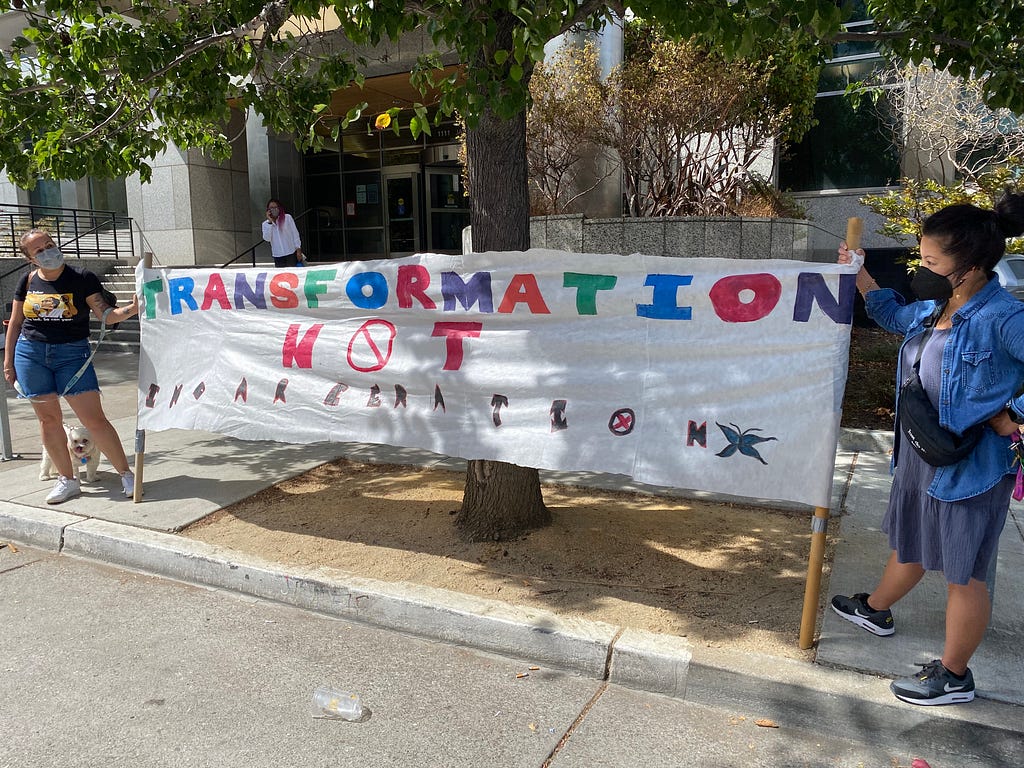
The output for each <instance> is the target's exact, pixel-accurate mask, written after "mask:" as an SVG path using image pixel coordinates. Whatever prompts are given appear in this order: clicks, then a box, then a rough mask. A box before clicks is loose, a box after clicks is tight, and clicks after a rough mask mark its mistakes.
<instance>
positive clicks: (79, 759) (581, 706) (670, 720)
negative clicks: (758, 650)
mask: <svg viewBox="0 0 1024 768" xmlns="http://www.w3.org/2000/svg"><path fill="white" fill-rule="evenodd" d="M0 594H2V595H3V598H2V600H0V629H2V647H3V649H4V653H3V659H2V663H0V724H2V730H0V734H2V743H0V768H42V767H43V766H47V767H48V766H62V767H64V766H67V767H69V768H72V767H79V766H81V767H83V768H84V767H86V766H88V767H90V768H91V767H93V766H96V767H97V768H98V767H99V766H105V767H106V766H109V767H111V768H118V767H120V766H132V768H138V767H140V766H141V767H147V766H233V765H245V766H250V767H251V768H264V767H266V768H270V767H271V766H273V767H274V768H281V767H282V766H325V767H326V766H331V768H334V767H335V766H340V765H356V766H367V767H376V766H397V765H402V766H417V767H419V766H485V765H486V766H502V767H505V766H508V767H513V766H524V767H525V766H531V767H541V766H552V768H584V767H585V768H594V767H601V766H641V765H642V766H645V768H654V767H655V766H715V768H732V767H735V768H759V767H762V766H763V767H764V768H789V767H790V766H792V767H794V768H795V767H796V766H815V767H820V766H841V767H843V768H871V767H872V766H877V767H878V768H893V767H894V766H898V767H902V768H908V767H909V766H910V763H911V760H912V758H914V757H924V758H925V759H927V760H928V761H929V763H930V765H931V766H932V768H953V766H956V768H1004V767H1005V768H1010V767H1011V766H1015V767H1016V766H1020V765H1022V764H1024V745H1022V744H1021V739H1020V738H1019V734H1018V733H1016V732H1014V731H1013V730H1011V729H1009V728H1007V727H1004V726H1000V725H998V723H999V722H1000V720H1001V719H1002V714H1001V713H1003V712H1004V711H1005V709H1006V705H1001V704H998V703H996V702H991V701H988V702H986V701H978V702H975V703H974V704H973V705H972V709H971V711H972V712H973V714H974V717H972V718H971V720H969V721H968V720H962V719H959V718H958V717H957V712H961V713H962V712H963V711H964V709H963V708H959V709H958V708H946V709H945V710H943V711H928V712H922V711H921V710H920V709H917V708H908V707H899V706H892V705H891V704H889V703H887V702H883V701H878V702H874V701H871V700H869V699H865V698H864V696H863V695H862V693H863V692H862V691H857V692H854V691H851V694H855V695H850V696H847V695H845V694H844V692H843V682H844V681H847V682H850V684H851V685H853V684H854V683H855V682H856V679H857V678H858V677H859V676H858V675H855V674H854V673H848V675H847V676H845V677H844V674H843V673H842V672H836V673H835V675H836V677H835V678H834V682H835V683H836V685H835V686H834V690H833V692H832V693H830V694H829V695H828V696H826V697H822V696H821V695H819V694H816V693H815V692H813V691H810V690H808V691H807V692H806V695H803V696H801V695H800V694H799V693H798V692H797V689H796V688H795V687H793V686H777V685H773V684H771V683H770V682H768V681H764V682H761V683H758V681H757V680H756V679H754V678H753V677H752V676H749V675H729V674H719V675H713V674H710V673H704V674H697V675H696V677H694V678H693V679H692V680H691V683H690V686H689V689H688V693H687V696H686V698H685V699H679V698H669V697H666V696H662V695H659V694H655V693H648V692H643V691H637V690H632V689H629V688H624V687H620V686H617V685H614V684H609V683H607V682H606V681H602V680H599V679H594V678H591V677H585V676H580V675H576V674H573V673H571V672H566V671H563V670H560V669H557V668H547V667H544V666H542V665H538V664H536V663H534V662H532V661H531V660H530V659H519V660H517V659H513V658H508V657H503V656H497V655H492V654H487V653H483V652H480V651H476V650H472V649H468V648H465V647H459V646H454V645H449V644H445V643H440V642H433V641H429V640H424V639H421V638H416V637H412V636H409V635H406V634H402V633H399V632H393V631H388V630H384V629H380V628H375V627H372V626H369V625H363V624H360V623H356V622H350V621H345V620H340V619H338V618H335V617H329V616H324V615H321V614H317V613H314V612H311V611H304V610H301V609H298V608H295V607H293V606H289V605H284V604H281V603H277V602H272V601H268V600H263V599H258V598H252V597H245V596H242V595H239V594H237V593H234V592H227V591H222V590H216V589H210V588H204V587H198V586H195V585H189V584H184V583H181V582H177V581H173V580H170V579H164V578H160V577H155V576H151V575H147V574H142V573H138V572H133V571H129V570H124V569H120V568H116V567H112V566H109V565H105V564H102V563H96V562H91V561H87V560H81V559H78V558H75V557H72V556H68V555H63V554H62V555H58V554H54V553H52V552H44V551H42V550H34V549H31V548H25V547H20V546H15V547H12V546H10V545H7V546H5V547H3V548H2V549H0ZM537 667H540V668H537ZM692 675H693V673H691V676H692ZM319 685H332V686H335V687H340V688H344V689H347V690H351V691H354V692H356V693H358V694H360V696H361V697H362V700H363V703H364V705H365V707H366V708H367V709H368V715H367V716H365V717H364V719H363V720H362V721H360V722H343V721H332V720H324V719H317V718H314V717H313V716H312V712H311V700H312V693H313V690H314V689H315V688H316V687H317V686H319ZM985 708H990V709H991V712H988V715H989V716H991V718H992V723H993V724H992V725H985V724H984V721H985V720H986V712H985V711H984V710H985Z"/></svg>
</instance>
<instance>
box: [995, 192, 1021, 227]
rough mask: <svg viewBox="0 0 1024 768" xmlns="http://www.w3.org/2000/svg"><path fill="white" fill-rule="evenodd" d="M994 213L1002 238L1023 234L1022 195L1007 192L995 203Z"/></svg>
mask: <svg viewBox="0 0 1024 768" xmlns="http://www.w3.org/2000/svg"><path fill="white" fill-rule="evenodd" d="M995 213H996V221H997V222H998V224H999V228H1000V229H1001V230H1002V231H1003V237H1019V236H1020V235H1022V234H1024V195H1020V194H1017V193H1014V192H1009V191H1007V192H1006V194H1004V195H1003V196H1002V197H1001V198H999V201H998V202H997V203H996V205H995Z"/></svg>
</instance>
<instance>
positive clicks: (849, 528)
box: [0, 353, 1024, 732]
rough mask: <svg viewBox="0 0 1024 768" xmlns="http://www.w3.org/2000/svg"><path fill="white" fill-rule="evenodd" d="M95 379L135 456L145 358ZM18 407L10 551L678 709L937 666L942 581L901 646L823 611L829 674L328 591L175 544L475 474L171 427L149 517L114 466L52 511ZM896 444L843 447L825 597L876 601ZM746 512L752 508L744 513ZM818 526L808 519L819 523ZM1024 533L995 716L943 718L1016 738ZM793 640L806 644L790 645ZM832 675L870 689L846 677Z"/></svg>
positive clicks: (925, 587)
mask: <svg viewBox="0 0 1024 768" xmlns="http://www.w3.org/2000/svg"><path fill="white" fill-rule="evenodd" d="M96 364H97V369H98V373H99V378H100V382H101V385H102V387H103V392H104V407H105V409H106V411H107V414H108V416H109V417H110V418H111V420H112V421H113V422H114V424H115V426H116V427H117V428H118V431H119V433H120V434H121V435H122V437H123V438H124V443H125V448H126V452H127V453H128V454H129V455H132V454H133V453H134V450H135V437H134V432H135V412H136V402H137V391H136V386H137V385H136V378H137V368H136V366H137V358H136V357H135V356H134V355H130V354H104V353H100V354H99V355H97V358H96ZM8 406H9V413H10V438H11V442H12V445H13V453H14V454H15V455H16V456H18V458H15V459H14V460H11V461H6V462H4V463H2V464H0V479H2V481H3V485H4V493H3V498H4V501H0V541H3V540H8V539H10V540H13V541H17V542H21V543H25V544H29V545H33V546H36V547H40V548H44V549H48V550H51V551H59V552H63V553H66V554H71V555H76V556H81V557H86V558H90V559H95V560H100V561H106V562H110V563H114V564H117V565H122V566H126V567H129V568H133V569H137V570H141V571H145V572H148V573H154V574H159V575H164V576H169V577H172V578H175V579H180V580H183V581H187V582H192V583H198V584H203V585H209V586H214V587H221V588H226V589H231V590H234V591H238V592H242V593H245V594H250V595H255V596H258V597H264V598H267V599H271V600H275V601H279V602H285V603H289V604H292V605H296V606H299V607H302V608H307V609H312V610H315V611H319V612H323V613H327V614H331V615H336V616H342V617H344V618H347V619H355V620H359V621H365V622H370V623H373V624H376V625H379V626H382V627H387V628H391V629H397V630H400V631H404V632H409V633H412V634H417V635H420V636H425V637H430V638H433V639H438V640H442V641H445V642H453V643H460V644H464V645H468V646H472V647H476V648H480V649H482V650H486V651H492V652H496V653H501V654H504V655H508V656H511V657H515V658H531V659H536V660H537V661H539V662H542V663H544V664H548V665H554V666H558V667H561V668H565V669H571V670H574V671H577V672H579V673H581V674H584V675H588V676H591V677H597V678H601V679H607V680H610V681H612V682H616V683H620V684H623V685H627V686H630V687H634V688H639V689H642V690H648V691H654V692H659V693H665V694H668V695H672V696H677V697H680V698H682V697H685V696H686V695H687V694H686V691H687V689H688V687H689V688H690V689H691V690H694V689H695V687H696V688H699V687H700V686H702V685H713V684H714V683H713V681H714V680H716V679H726V678H728V679H734V684H735V685H736V686H741V685H745V686H748V688H749V689H750V690H751V691H754V690H755V689H756V690H762V689H764V686H766V685H767V686H772V687H773V688H775V689H780V690H781V689H784V690H788V691H789V694H787V697H786V700H789V701H791V700H792V697H796V696H799V697H800V699H801V701H805V702H806V701H817V702H819V704H820V706H822V707H826V708H827V707H828V706H829V703H828V702H829V701H832V700H834V698H835V696H836V692H837V690H841V691H842V696H843V697H847V696H850V695H854V696H856V697H860V698H862V699H863V701H864V702H871V706H881V707H885V706H891V705H892V704H893V703H894V702H895V699H893V697H892V696H891V694H889V691H888V686H887V684H886V683H885V681H884V680H879V679H877V678H878V677H883V678H886V677H893V676H901V675H905V674H910V673H912V672H913V671H914V670H915V667H914V666H913V664H914V663H915V662H918V661H920V662H924V661H928V660H930V659H932V658H936V657H938V656H939V655H941V648H942V645H941V644H942V638H943V634H944V633H943V626H942V621H943V620H942V617H943V611H944V605H945V589H944V585H943V584H942V582H941V578H939V579H933V578H932V577H933V576H935V574H929V576H928V577H927V578H926V580H925V582H923V583H922V584H921V585H920V586H919V588H918V589H916V590H915V591H914V592H913V593H911V595H910V596H908V597H907V598H906V599H905V600H904V601H902V602H901V603H900V605H899V606H898V607H897V610H896V611H895V614H896V620H897V624H898V627H899V629H898V632H897V634H896V635H895V636H894V637H892V638H877V637H874V636H872V635H870V634H868V633H867V632H864V631H863V630H860V629H858V628H856V627H854V626H853V625H852V624H849V623H848V622H845V621H842V620H841V619H839V618H838V617H836V616H835V615H834V614H833V613H832V612H831V611H828V610H826V612H825V617H824V621H823V624H822V627H821V635H820V642H819V645H818V651H817V663H816V664H806V663H802V662H794V661H790V660H785V659H776V658H771V659H768V658H756V657H749V656H742V657H740V656H730V655H729V654H726V653H722V652H720V651H711V650H708V649H694V648H691V647H690V645H689V643H688V642H687V641H686V639H685V638H679V637H672V636H664V635H654V634H651V633H645V632H639V631H634V630H623V629H622V628H620V627H615V626H610V625H606V624H600V623H597V622H588V621H573V620H568V619H564V618H560V617H558V616H555V615H553V614H549V613H545V612H542V611H536V610H530V609H524V608H519V607H516V606H511V605H508V604H505V603H500V602H497V601H493V600H484V599H479V598H473V597H469V596H465V595H459V594H455V593H451V592H446V591H443V590H437V589H430V588H425V587H419V586H417V585H412V584H395V583H384V582H374V581H370V580H365V579H356V578H353V579H350V580H348V581H346V582H345V583H339V582H337V581H329V580H327V579H325V578H324V577H323V575H322V574H319V573H315V572H309V573H304V572H303V573H300V572H296V571H295V569H291V570H286V569H284V568H283V567H282V566H279V565H277V564H274V563H268V562H261V561H258V560H255V559H254V558H252V557H250V556H247V555H245V554H244V553H240V552H234V551H228V550H224V549H222V548H218V547H214V546H210V545H207V544H203V543H201V542H194V541H191V540H188V539H185V538H184V537H181V536H177V535H175V532H177V531H180V530H181V529H182V528H184V527H185V526H187V525H189V524H190V523H192V522H194V521H196V520H199V519H201V518H203V517H205V516H206V515H208V514H210V513H211V512H214V511H216V510H218V509H220V508H222V507H224V506H227V505H229V504H231V503H233V502H236V501H238V500H241V499H243V498H246V497H248V496H251V495H252V494H254V493H256V492H258V491H260V490H262V489H264V488H267V487H270V486H272V485H274V484H276V483H278V482H281V481H282V480H285V479H287V478H289V477H293V476H296V475H299V474H301V473H303V472H305V471H307V470H308V469H310V468H312V467H314V466H317V465H318V464H321V463H323V462H325V461H330V460H332V459H334V458H338V457H341V456H345V457H348V458H352V459H355V460H361V461H368V462H388V463H399V464H410V465H418V466H439V467H443V468H450V469H456V470H458V469H461V468H462V467H464V462H462V461H461V460H457V459H450V458H446V457H441V456H436V455H433V454H429V453H426V452H423V451H413V450H405V449H400V448H390V447H386V446H370V445H356V444H318V445H311V446H294V445H284V444H280V443H273V442H261V443H253V442H246V441H241V440H235V439H233V438H226V437H222V436H219V435H213V434H209V433H202V432H189V431H181V430H170V431H166V432H160V433H150V434H148V435H146V442H145V473H144V488H145V499H144V501H143V502H142V503H141V504H133V503H132V502H131V501H130V500H125V499H124V498H123V497H122V496H121V495H120V483H119V479H118V477H117V476H116V474H115V473H114V472H113V471H112V470H111V468H110V466H109V464H107V463H106V462H105V461H104V462H103V463H102V464H101V470H100V473H99V477H98V480H97V482H96V483H95V484H93V485H90V486H84V492H83V495H82V497H81V498H76V499H73V500H71V501H68V502H66V503H64V504H62V505H60V506H59V507H49V506H47V505H46V504H45V501H44V497H45V495H46V493H47V492H48V490H49V488H50V485H51V484H50V483H48V482H40V481H39V479H38V459H39V443H38V433H37V428H36V423H35V419H34V416H33V414H32V412H31V409H30V407H29V406H28V404H27V403H25V402H24V401H21V402H17V401H15V398H14V393H13V392H9V393H8ZM890 442H891V434H888V435H887V434H885V433H863V432H849V431H848V432H844V435H843V440H842V443H841V446H840V451H839V452H838V455H837V460H836V470H835V479H834V491H833V502H832V510H833V522H832V523H830V526H831V528H830V531H832V532H835V531H836V526H839V528H838V530H839V534H840V541H839V545H838V547H837V549H836V553H835V559H834V563H833V570H832V578H831V584H830V585H826V587H825V588H826V589H827V590H828V594H833V593H836V592H847V593H850V592H855V591H864V590H870V589H871V588H872V587H873V586H874V584H875V581H876V580H877V578H878V576H879V574H880V572H881V567H882V565H883V563H884V558H885V556H886V554H887V547H886V543H885V539H884V535H883V534H881V533H880V532H879V530H878V526H879V523H880V520H881V514H882V512H883V511H884V507H885V499H886V496H887V493H888V488H889V482H890V481H889V474H888V455H887V453H886V451H887V449H888V444H889V443H890ZM542 475H543V477H544V479H545V480H551V481H556V482H572V483H578V484H589V485H594V486H599V487H608V488H617V489H623V490H645V491H649V492H654V493H657V492H667V489H657V488H650V487H646V486H641V485H638V484H635V483H633V482H632V481H630V480H629V479H628V478H622V477H618V476H610V475H595V474H589V473H588V474H574V473H551V472H545V473H542ZM676 493H678V492H676ZM695 495H697V496H704V497H706V496H707V495H706V494H695ZM727 500H728V499H727ZM731 500H732V501H737V500H736V499H731ZM743 503H745V504H748V505H749V504H756V503H757V502H756V501H751V500H749V499H746V500H743ZM807 514H808V518H809V517H810V514H811V510H810V509H809V508H808V509H807ZM1022 524H1024V507H1022V506H1021V505H1018V504H1016V503H1015V504H1014V506H1013V508H1012V510H1011V518H1010V520H1009V521H1008V522H1007V526H1006V530H1005V531H1004V534H1003V537H1002V541H1001V547H1000V553H999V559H998V574H997V580H996V585H997V587H996V598H995V615H994V619H993V623H992V626H991V628H990V630H989V634H988V637H987V638H986V640H985V642H984V643H983V645H982V647H981V649H980V650H979V652H978V654H977V655H976V656H975V658H974V660H973V662H972V668H973V669H974V672H975V677H976V679H977V681H978V686H979V690H978V696H979V698H985V699H989V701H988V702H975V703H974V704H972V705H970V706H966V707H953V708H945V709H944V714H943V715H942V716H943V717H952V718H954V719H966V720H969V721H976V722H979V723H981V722H985V723H988V724H989V725H994V724H998V723H1000V722H1002V721H1003V720H1004V719H1005V721H1006V723H1007V725H1006V727H1007V728H1008V729H1009V730H1012V731H1015V732H1024V718H1021V717H1020V713H1019V711H1016V712H1013V713H1011V714H1001V713H1002V712H1003V710H1001V709H999V705H1000V704H1014V705H1024V651H1022V648H1021V641H1020V637H1022V636H1024V610H1022V609H1024V567H1022V566H1024V535H1022ZM793 642H794V643H796V642H797V638H796V636H794V638H793ZM836 668H843V669H844V670H852V671H854V672H856V673H859V674H858V675H853V676H851V675H850V674H849V672H845V671H840V670H838V669H836ZM780 701H782V699H780ZM895 703H896V704H899V703H898V702H895ZM899 706H907V705H899ZM993 707H995V709H993ZM1010 709H1011V710H1013V709H1014V708H1010ZM881 719H882V720H883V721H884V717H883V718H881ZM999 727H1001V726H999Z"/></svg>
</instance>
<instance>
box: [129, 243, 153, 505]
mask: <svg viewBox="0 0 1024 768" xmlns="http://www.w3.org/2000/svg"><path fill="white" fill-rule="evenodd" d="M142 264H143V266H144V267H145V268H146V269H152V268H153V253H152V251H144V252H143V254H142ZM140 314H141V312H140ZM139 334H140V335H139V341H140V344H141V340H142V335H141V334H142V322H141V318H140V322H139ZM145 456H146V430H144V429H139V428H138V414H136V425H135V492H134V493H133V495H132V501H133V502H134V503H136V504H138V503H139V502H140V501H142V470H143V465H144V459H145Z"/></svg>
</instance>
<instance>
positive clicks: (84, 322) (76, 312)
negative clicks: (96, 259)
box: [14, 265, 101, 344]
mask: <svg viewBox="0 0 1024 768" xmlns="http://www.w3.org/2000/svg"><path fill="white" fill-rule="evenodd" d="M100 288H101V285H100V279H99V278H98V277H96V275H94V274H93V273H92V272H90V271H89V270H87V269H78V268H77V267H72V266H70V265H65V266H64V271H63V272H61V273H60V275H59V276H58V277H57V279H56V280H53V281H49V280H44V279H43V278H42V277H41V276H40V275H39V271H38V270H35V269H33V270H32V271H31V272H29V273H28V274H27V275H25V276H24V277H22V278H21V280H20V281H19V282H18V287H17V289H15V291H14V300H15V301H23V302H25V304H24V310H25V324H24V325H22V327H21V334H22V336H24V337H25V338H27V339H30V340H32V341H43V342H46V343H47V344H66V343H68V342H69V341H80V340H81V339H87V338H89V314H90V309H89V305H88V304H86V302H85V297H86V296H91V295H92V294H94V293H99V292H100Z"/></svg>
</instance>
